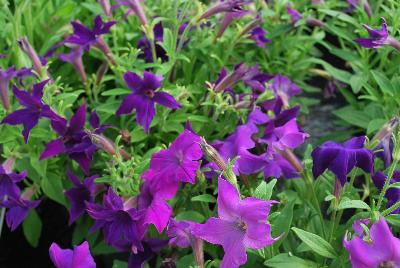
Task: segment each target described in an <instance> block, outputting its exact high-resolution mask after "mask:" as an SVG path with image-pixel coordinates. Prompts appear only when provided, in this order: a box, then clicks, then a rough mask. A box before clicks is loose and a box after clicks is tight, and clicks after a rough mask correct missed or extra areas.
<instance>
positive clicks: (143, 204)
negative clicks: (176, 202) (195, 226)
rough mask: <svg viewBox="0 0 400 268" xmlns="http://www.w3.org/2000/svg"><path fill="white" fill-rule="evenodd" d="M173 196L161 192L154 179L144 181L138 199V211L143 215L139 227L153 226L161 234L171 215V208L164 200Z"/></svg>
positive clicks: (172, 194)
mask: <svg viewBox="0 0 400 268" xmlns="http://www.w3.org/2000/svg"><path fill="white" fill-rule="evenodd" d="M174 194H175V193H169V192H167V191H165V189H163V190H161V188H160V187H159V185H157V182H156V181H155V180H154V179H153V180H148V181H146V182H145V183H144V184H143V185H142V188H141V190H140V195H139V197H138V209H139V210H140V211H141V213H143V216H142V217H141V218H140V220H139V225H140V226H142V227H143V228H147V225H149V224H154V226H155V227H156V229H157V231H158V232H159V233H162V232H163V230H164V229H165V227H166V226H167V224H168V221H169V219H170V217H171V215H172V208H171V207H170V206H169V205H168V203H167V202H166V200H167V199H171V198H172V197H173V196H174Z"/></svg>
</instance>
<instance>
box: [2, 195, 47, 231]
mask: <svg viewBox="0 0 400 268" xmlns="http://www.w3.org/2000/svg"><path fill="white" fill-rule="evenodd" d="M40 201H41V200H34V201H31V200H28V199H25V198H24V197H23V196H21V197H17V198H14V197H13V196H9V199H7V200H4V201H2V202H0V207H2V208H8V211H7V213H6V223H7V226H8V227H9V228H10V229H11V231H14V230H15V229H16V228H17V227H18V226H19V225H20V224H21V223H22V221H23V220H24V219H25V218H26V216H28V213H29V211H30V210H31V209H33V208H36V207H37V206H38V205H39V204H40Z"/></svg>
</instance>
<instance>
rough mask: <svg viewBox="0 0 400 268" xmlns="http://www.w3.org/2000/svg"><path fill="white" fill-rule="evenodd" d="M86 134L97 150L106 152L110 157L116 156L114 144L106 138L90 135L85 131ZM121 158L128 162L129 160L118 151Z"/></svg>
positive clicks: (127, 155) (94, 134)
mask: <svg viewBox="0 0 400 268" xmlns="http://www.w3.org/2000/svg"><path fill="white" fill-rule="evenodd" d="M86 133H87V134H88V136H89V138H90V140H91V141H92V142H93V144H94V145H96V146H97V147H98V148H100V149H102V150H103V151H105V152H107V153H108V154H110V155H116V149H115V144H114V142H112V141H111V140H109V139H108V138H106V137H104V136H103V135H99V134H96V133H92V132H90V131H86ZM119 153H120V154H121V156H122V157H123V158H124V159H125V160H128V159H130V158H131V156H130V155H129V154H128V153H127V152H126V151H125V150H123V149H121V150H120V151H119Z"/></svg>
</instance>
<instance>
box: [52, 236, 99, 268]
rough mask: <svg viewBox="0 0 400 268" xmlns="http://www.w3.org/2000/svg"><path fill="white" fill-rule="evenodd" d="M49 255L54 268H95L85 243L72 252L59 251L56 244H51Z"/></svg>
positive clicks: (75, 247)
mask: <svg viewBox="0 0 400 268" xmlns="http://www.w3.org/2000/svg"><path fill="white" fill-rule="evenodd" d="M49 254H50V259H51V261H52V262H53V264H54V265H55V266H56V268H96V263H95V262H94V259H93V257H92V255H91V254H90V249H89V243H88V242H87V241H84V242H83V243H82V244H80V245H78V246H74V249H73V250H71V249H61V248H60V247H59V246H58V245H57V244H56V243H52V244H51V246H50V248H49Z"/></svg>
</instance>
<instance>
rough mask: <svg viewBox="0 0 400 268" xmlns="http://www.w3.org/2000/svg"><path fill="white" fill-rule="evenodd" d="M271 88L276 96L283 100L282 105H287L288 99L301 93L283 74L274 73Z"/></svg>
mask: <svg viewBox="0 0 400 268" xmlns="http://www.w3.org/2000/svg"><path fill="white" fill-rule="evenodd" d="M271 90H272V91H273V92H274V95H275V96H276V97H278V96H279V97H280V98H281V99H282V101H283V104H284V106H286V107H288V106H289V100H290V99H291V98H292V97H293V96H296V95H298V94H300V93H301V89H300V88H299V87H298V86H297V85H296V84H295V83H293V82H292V81H290V79H289V78H287V77H286V76H283V75H280V74H278V75H276V76H275V77H274V78H273V79H272V83H271Z"/></svg>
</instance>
